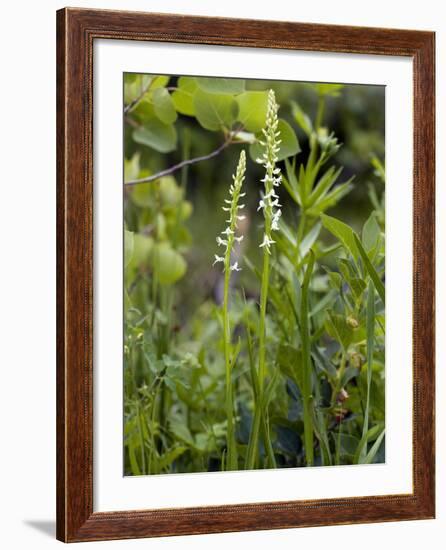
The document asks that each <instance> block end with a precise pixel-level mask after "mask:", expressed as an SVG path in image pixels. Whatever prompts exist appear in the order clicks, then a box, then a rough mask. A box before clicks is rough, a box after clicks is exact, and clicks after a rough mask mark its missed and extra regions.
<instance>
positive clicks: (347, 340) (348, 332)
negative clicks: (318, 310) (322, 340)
mask: <svg viewBox="0 0 446 550" xmlns="http://www.w3.org/2000/svg"><path fill="white" fill-rule="evenodd" d="M325 324H326V329H327V332H328V334H329V335H330V336H331V337H332V338H333V339H334V340H336V341H337V342H339V343H340V344H341V346H342V347H343V348H344V351H346V350H347V349H348V346H349V345H350V344H351V343H352V341H353V329H352V327H350V326H349V325H348V323H347V320H346V318H345V316H343V315H340V314H338V313H333V312H331V311H329V312H328V317H327V320H326V323H325Z"/></svg>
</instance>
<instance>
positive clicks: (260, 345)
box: [123, 73, 385, 476]
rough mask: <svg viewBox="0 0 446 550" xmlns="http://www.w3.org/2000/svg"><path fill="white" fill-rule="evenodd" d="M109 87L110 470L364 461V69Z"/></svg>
mask: <svg viewBox="0 0 446 550" xmlns="http://www.w3.org/2000/svg"><path fill="white" fill-rule="evenodd" d="M123 95H124V100H123V102H124V105H123V120H124V176H123V177H124V183H123V187H124V189H123V193H124V298H123V299H124V411H123V414H124V441H123V446H124V475H127V476H135V475H147V474H170V473H193V472H216V471H229V470H254V469H266V468H297V467H307V466H308V467H311V466H336V465H358V464H370V463H379V462H384V461H385V283H384V281H385V206H384V190H385V169H384V152H385V149H384V143H385V136H384V129H385V91H384V87H382V86H368V85H367V86H366V85H355V84H337V83H308V82H285V81H268V80H240V79H231V78H210V77H191V76H164V75H149V74H134V73H125V74H124V82H123Z"/></svg>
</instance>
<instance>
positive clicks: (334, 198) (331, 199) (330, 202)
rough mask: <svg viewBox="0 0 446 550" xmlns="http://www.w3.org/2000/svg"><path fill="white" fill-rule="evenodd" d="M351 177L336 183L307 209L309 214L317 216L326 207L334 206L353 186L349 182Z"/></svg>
mask: <svg viewBox="0 0 446 550" xmlns="http://www.w3.org/2000/svg"><path fill="white" fill-rule="evenodd" d="M352 179H353V178H351V179H350V180H349V181H347V182H345V183H342V184H340V185H337V186H336V187H335V188H334V189H333V190H332V191H331V192H330V193H328V195H326V196H325V198H323V199H321V200H320V201H318V202H317V203H316V204H315V205H314V206H313V207H312V208H310V209H309V210H308V214H309V215H310V216H318V215H319V214H321V213H322V212H325V210H327V209H328V208H332V207H333V206H336V204H337V203H338V202H339V201H340V200H341V199H342V197H345V195H347V194H348V193H350V191H351V190H352V189H353V186H352V185H351V183H350V182H351V181H352Z"/></svg>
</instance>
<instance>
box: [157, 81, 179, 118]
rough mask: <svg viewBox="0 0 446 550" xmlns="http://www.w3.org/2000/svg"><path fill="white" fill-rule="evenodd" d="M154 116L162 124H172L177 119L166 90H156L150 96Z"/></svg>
mask: <svg viewBox="0 0 446 550" xmlns="http://www.w3.org/2000/svg"><path fill="white" fill-rule="evenodd" d="M152 101H153V106H154V109H155V114H156V116H157V117H158V118H159V119H160V120H161V122H164V124H172V123H173V122H175V121H176V119H177V112H176V110H175V106H174V104H173V101H172V98H171V96H170V94H169V92H168V91H167V90H166V88H157V89H156V90H155V91H154V92H153V94H152Z"/></svg>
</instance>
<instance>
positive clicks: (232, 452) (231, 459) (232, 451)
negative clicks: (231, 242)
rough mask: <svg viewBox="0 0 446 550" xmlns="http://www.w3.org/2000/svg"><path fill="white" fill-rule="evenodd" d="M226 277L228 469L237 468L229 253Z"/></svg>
mask: <svg viewBox="0 0 446 550" xmlns="http://www.w3.org/2000/svg"><path fill="white" fill-rule="evenodd" d="M225 263H226V265H225V278H224V292H223V340H224V351H225V380H226V401H225V404H226V420H227V423H228V428H227V442H226V445H227V453H228V455H227V469H228V470H236V469H237V454H236V447H235V445H236V443H235V433H234V407H233V397H232V381H231V374H232V372H231V371H232V365H231V331H230V327H229V311H228V310H229V279H230V258H229V255H228V258H227V261H226V262H225Z"/></svg>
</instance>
